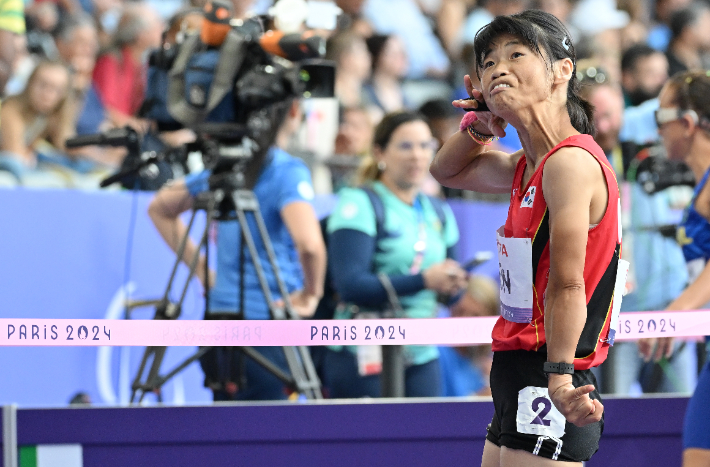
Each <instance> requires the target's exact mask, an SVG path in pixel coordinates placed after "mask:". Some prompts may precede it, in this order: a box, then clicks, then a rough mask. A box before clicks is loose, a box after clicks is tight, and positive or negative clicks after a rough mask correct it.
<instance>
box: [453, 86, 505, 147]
mask: <svg viewBox="0 0 710 467" xmlns="http://www.w3.org/2000/svg"><path fill="white" fill-rule="evenodd" d="M463 84H464V86H465V87H466V92H467V93H468V95H469V96H471V97H470V98H469V99H458V100H455V101H453V102H452V105H453V106H454V107H458V108H460V109H478V108H480V107H482V106H484V105H485V100H484V99H483V93H482V92H481V91H479V90H478V89H476V88H475V87H473V83H472V82H471V77H470V76H469V75H466V76H464V77H463ZM476 117H478V121H477V122H476V123H475V124H474V126H475V128H476V131H478V132H480V133H482V134H484V135H493V136H498V137H503V136H505V127H506V126H508V122H506V121H505V120H503V119H502V118H500V117H497V116H495V115H493V113H491V112H490V111H489V110H483V111H479V112H476Z"/></svg>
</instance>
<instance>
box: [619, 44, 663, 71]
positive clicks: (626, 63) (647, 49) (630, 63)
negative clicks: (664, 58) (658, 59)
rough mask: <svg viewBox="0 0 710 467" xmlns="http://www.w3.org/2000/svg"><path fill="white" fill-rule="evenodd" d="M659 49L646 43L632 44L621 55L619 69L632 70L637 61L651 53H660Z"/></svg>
mask: <svg viewBox="0 0 710 467" xmlns="http://www.w3.org/2000/svg"><path fill="white" fill-rule="evenodd" d="M662 53H663V52H661V51H660V50H656V49H654V48H653V47H651V46H649V45H646V44H634V45H632V46H631V47H629V48H628V49H626V51H625V52H624V53H623V55H622V56H621V71H623V72H627V71H634V70H635V69H636V65H637V64H638V62H640V61H641V60H643V59H644V58H648V57H650V56H651V55H656V54H662Z"/></svg>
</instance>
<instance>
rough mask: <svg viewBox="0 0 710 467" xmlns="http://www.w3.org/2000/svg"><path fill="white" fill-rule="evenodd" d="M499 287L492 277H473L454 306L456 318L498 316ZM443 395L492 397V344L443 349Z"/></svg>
mask: <svg viewBox="0 0 710 467" xmlns="http://www.w3.org/2000/svg"><path fill="white" fill-rule="evenodd" d="M498 294H499V287H498V284H497V283H496V282H495V281H493V279H491V278H490V277H487V276H481V275H472V276H470V277H469V278H468V287H466V292H465V293H464V294H463V295H462V296H461V298H460V299H459V300H458V301H457V302H456V303H455V304H453V305H452V306H451V317H452V318H474V317H480V316H498V315H499V314H500V300H499V298H498ZM439 362H440V364H441V381H442V388H443V391H442V394H441V395H442V396H444V397H462V396H490V395H491V386H490V374H491V364H492V363H493V353H492V351H491V346H490V344H487V345H470V346H460V347H446V346H439Z"/></svg>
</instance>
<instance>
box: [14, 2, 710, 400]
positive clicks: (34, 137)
mask: <svg viewBox="0 0 710 467" xmlns="http://www.w3.org/2000/svg"><path fill="white" fill-rule="evenodd" d="M203 3H204V1H201V0H190V1H187V0H143V1H139V0H133V1H131V0H25V1H24V2H23V0H0V90H2V106H1V108H0V186H2V187H7V188H9V189H11V188H15V187H16V188H22V187H38V188H41V187H50V188H80V189H98V182H99V181H100V180H101V179H102V178H104V177H105V176H106V175H107V174H110V173H112V172H114V171H115V170H117V169H118V168H120V167H121V164H122V163H124V158H125V157H126V150H125V148H110V147H100V146H87V147H82V148H77V149H68V148H66V147H65V141H66V139H67V138H70V137H72V136H75V135H87V134H96V133H100V132H102V131H106V130H108V129H111V128H117V127H123V126H126V125H128V126H130V127H133V128H134V129H136V130H137V131H138V132H140V133H146V132H148V131H149V130H150V129H151V128H152V125H153V123H152V122H150V121H149V120H147V119H145V118H144V117H143V116H142V114H141V107H142V105H143V100H144V93H145V89H146V85H147V64H148V59H149V55H150V52H151V51H153V50H155V49H158V48H160V47H163V46H165V44H171V43H175V42H179V41H181V40H182V38H183V37H184V35H185V34H186V33H187V32H189V31H193V30H195V29H197V28H199V25H200V21H201V8H202V6H203ZM232 3H233V9H234V10H233V11H234V15H235V17H238V18H246V17H250V16H253V15H258V14H265V13H267V11H268V9H269V8H270V7H271V6H272V3H273V2H272V1H271V0H232ZM335 3H336V4H337V6H338V7H339V8H340V9H341V10H342V13H341V14H340V15H339V16H338V20H337V26H336V28H335V29H334V30H331V31H327V32H324V34H326V35H327V46H326V58H327V59H330V60H332V61H334V62H335V65H336V78H335V94H336V98H337V111H335V112H327V111H324V110H323V109H324V108H322V107H318V106H312V107H309V105H308V104H304V110H305V113H304V119H303V125H302V126H303V128H302V131H301V132H300V133H298V134H296V135H295V136H294V138H293V141H292V142H291V144H292V146H293V147H292V150H291V151H290V152H291V153H293V154H296V155H299V156H301V157H302V158H303V159H304V160H305V161H306V162H307V163H308V165H309V166H310V168H311V170H312V173H313V177H314V187H315V189H316V193H318V194H328V193H336V192H337V191H338V190H339V189H341V188H342V187H345V186H348V185H351V184H353V183H354V180H355V173H356V169H357V168H358V167H360V166H362V165H363V164H366V163H367V160H368V159H370V158H372V154H371V151H372V148H373V138H374V134H375V128H376V126H377V125H378V123H379V122H380V121H381V119H382V118H383V117H384V116H385V115H387V114H390V113H392V112H395V111H400V110H408V111H418V112H420V113H421V114H422V115H424V117H426V119H427V121H428V124H429V127H430V129H431V133H432V136H433V137H434V139H435V140H436V141H437V142H438V144H441V143H442V142H443V141H445V140H446V139H447V138H448V137H449V136H451V135H452V134H453V133H454V132H456V131H458V127H459V122H460V119H461V116H462V114H461V113H460V110H458V109H455V108H454V107H452V106H451V101H452V100H453V99H457V98H462V97H467V96H466V92H465V90H464V87H463V76H464V74H467V73H472V74H473V53H472V44H473V40H474V38H475V35H476V32H477V31H478V29H479V28H481V27H482V26H484V25H485V24H487V23H488V22H489V21H491V20H492V19H493V18H494V17H495V16H497V15H508V14H514V13H517V12H520V11H523V10H525V9H528V8H538V9H542V10H545V11H548V12H550V13H552V14H554V15H555V16H557V17H558V18H560V19H561V20H562V21H563V22H564V23H565V24H566V25H567V27H568V28H569V31H570V33H571V36H572V38H573V40H574V42H575V47H576V49H577V52H578V62H577V74H578V77H579V78H580V80H581V81H582V83H583V85H584V86H583V89H584V95H585V97H586V98H587V99H588V100H589V101H590V102H591V103H592V104H593V105H594V106H595V123H596V127H597V130H598V134H597V136H596V139H597V142H598V143H599V145H600V146H601V147H602V149H603V150H604V151H605V153H606V154H607V157H608V158H609V161H610V162H611V164H612V166H613V167H614V169H615V171H616V173H617V177H618V180H619V181H620V183H621V185H622V200H623V201H622V203H623V206H622V211H623V216H624V218H623V224H624V228H625V238H624V241H625V243H624V255H625V256H626V257H627V259H629V260H630V261H631V264H632V269H631V272H630V274H629V279H628V283H627V290H628V292H629V294H628V295H627V296H626V298H625V299H624V302H623V305H622V311H643V310H660V309H663V307H665V306H666V305H667V304H668V303H669V302H670V301H671V300H672V299H673V298H674V297H676V296H677V295H678V294H679V293H680V292H681V291H682V289H683V287H684V286H685V284H686V283H687V274H686V272H685V264H684V260H683V257H682V254H681V251H680V248H679V247H678V245H677V244H676V242H675V239H674V233H672V232H671V231H672V226H673V225H675V224H677V223H678V221H679V220H680V217H681V215H682V214H681V213H682V209H683V208H684V207H685V206H686V205H687V203H688V202H689V200H690V196H691V195H692V189H691V188H690V187H689V186H669V185H672V184H671V183H667V184H664V182H663V181H662V180H661V181H660V182H658V181H656V182H657V183H655V184H652V185H648V184H645V185H644V184H643V183H641V182H643V180H640V179H639V173H641V172H640V170H641V169H643V168H644V161H645V160H646V159H649V158H662V157H663V149H662V146H661V145H660V144H659V136H658V131H657V127H656V123H655V121H654V110H655V109H657V108H658V101H657V97H658V93H659V91H660V89H661V87H662V86H663V84H664V83H665V82H666V81H667V80H668V78H669V76H672V75H673V74H674V73H677V72H679V71H684V70H707V69H710V2H708V1H702V0H700V1H697V0H696V1H691V0H618V1H615V0H336V1H335ZM192 138H194V135H192V134H191V131H190V130H180V131H175V132H169V133H163V134H161V139H162V141H161V144H164V145H166V146H168V147H177V146H180V145H182V144H183V143H185V142H187V141H190V140H191V139H192ZM494 144H497V145H500V146H501V147H504V148H505V149H506V150H508V151H514V150H517V149H520V147H521V146H520V142H519V141H518V138H517V135H516V133H515V130H514V129H513V128H511V127H508V129H507V135H506V137H505V138H502V139H500V140H499V141H497V142H495V143H494ZM193 162H194V163H195V164H196V165H199V161H197V162H195V161H193V160H190V161H188V163H187V164H180V167H171V174H173V175H174V176H177V175H180V173H181V172H182V173H189V172H192V171H196V170H198V169H199V167H196V166H194V164H193ZM668 170H669V171H677V172H679V173H680V172H682V171H683V168H682V167H676V166H673V167H671V168H669V169H668ZM423 191H424V192H426V193H427V194H429V195H431V196H439V197H445V198H464V199H471V200H483V201H492V202H507V201H508V200H507V199H501V198H497V197H484V196H483V195H479V194H475V193H471V192H461V191H459V190H449V189H446V188H442V187H440V186H438V185H437V184H436V183H435V182H434V181H433V179H431V180H427V181H426V183H425V184H424V186H423ZM669 232H670V233H669ZM487 287H488V285H480V284H479V285H478V286H477V287H473V288H472V289H471V290H472V291H473V292H472V293H471V296H472V297H473V296H475V295H476V294H480V292H477V291H480V290H484V291H487V290H488V289H487ZM495 287H496V286H495V285H494V289H493V290H494V291H495ZM493 295H495V294H494V293H493ZM491 300H493V302H495V299H494V298H490V297H485V298H480V297H479V302H481V303H483V304H484V305H480V304H479V305H477V306H479V307H480V306H483V307H484V308H486V307H487V308H490V309H493V310H495V309H496V308H497V305H496V304H495V303H491ZM474 308H475V307H474ZM452 313H454V314H455V313H459V314H460V315H461V314H463V315H466V313H467V312H465V311H462V312H457V311H456V310H453V311H452ZM481 314H489V313H488V312H485V313H483V312H482V313H481ZM676 345H677V346H678V352H676V354H675V356H674V357H673V358H672V360H671V361H668V360H662V361H661V363H660V364H652V363H645V362H643V360H642V359H640V358H639V357H638V351H637V349H636V345H635V344H634V343H628V344H627V343H618V344H617V345H616V346H614V348H613V351H612V352H611V356H610V359H611V362H610V364H609V365H605V367H606V368H605V370H604V371H603V374H601V375H600V376H601V379H602V385H603V388H604V389H603V392H616V393H619V394H629V393H632V394H633V393H640V392H656V391H669V392H690V391H691V390H692V388H693V387H694V384H695V378H696V375H697V372H698V368H700V367H701V364H702V362H703V360H704V349H701V347H702V346H701V345H697V346H696V345H695V342H692V341H690V342H680V343H678V344H676ZM457 352H458V353H457V355H455V356H456V357H458V358H461V357H463V358H465V359H467V361H474V362H475V365H474V366H475V367H476V368H478V369H479V370H480V369H481V368H482V370H480V374H479V376H478V378H479V380H478V382H476V384H474V385H473V386H472V387H470V388H468V389H460V390H459V393H458V395H462V394H461V392H463V393H466V394H470V393H476V392H479V391H482V392H483V393H485V387H484V386H485V376H481V375H485V372H486V370H485V368H486V366H487V364H488V363H487V361H488V358H489V353H486V352H480V351H478V350H477V351H471V350H470V349H458V350H457ZM447 355H448V354H447ZM447 355H442V357H441V358H450V359H454V356H451V355H448V356H447ZM477 371H478V370H477ZM450 384H452V385H453V384H455V382H452V383H450ZM452 391H453V390H452ZM455 392H456V391H453V392H452V393H451V394H454V393H455Z"/></svg>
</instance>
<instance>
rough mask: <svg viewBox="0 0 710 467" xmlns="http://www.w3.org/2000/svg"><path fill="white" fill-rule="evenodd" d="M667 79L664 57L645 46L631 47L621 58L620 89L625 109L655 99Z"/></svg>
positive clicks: (666, 63)
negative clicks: (622, 93) (622, 92)
mask: <svg viewBox="0 0 710 467" xmlns="http://www.w3.org/2000/svg"><path fill="white" fill-rule="evenodd" d="M667 79H668V60H667V59H666V56H665V55H664V54H663V53H662V52H660V51H658V50H656V49H654V48H652V47H650V46H648V45H646V44H636V45H633V46H631V47H629V48H628V49H626V51H625V52H624V54H623V55H622V56H621V87H622V89H623V91H624V103H625V106H626V107H630V106H637V105H640V104H642V103H644V102H646V101H647V100H649V99H653V98H654V97H657V96H658V93H659V92H660V91H661V87H662V86H663V83H665V82H666V80H667Z"/></svg>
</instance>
